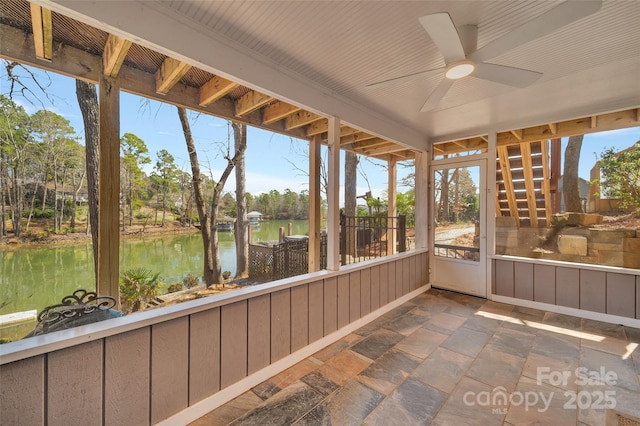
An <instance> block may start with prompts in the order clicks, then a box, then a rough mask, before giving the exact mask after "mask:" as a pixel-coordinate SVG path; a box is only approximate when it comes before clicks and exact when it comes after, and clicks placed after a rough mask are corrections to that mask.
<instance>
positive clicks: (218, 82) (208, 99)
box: [198, 75, 239, 106]
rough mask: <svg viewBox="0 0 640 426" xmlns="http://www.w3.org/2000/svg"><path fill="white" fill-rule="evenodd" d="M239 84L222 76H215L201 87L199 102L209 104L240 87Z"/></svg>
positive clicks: (202, 104) (201, 104) (203, 104)
mask: <svg viewBox="0 0 640 426" xmlns="http://www.w3.org/2000/svg"><path fill="white" fill-rule="evenodd" d="M238 86H239V84H238V83H235V82H233V81H230V80H227V79H226V78H222V77H220V76H217V75H216V76H214V77H213V78H212V79H211V80H209V81H207V82H206V83H205V84H203V85H202V87H200V93H199V99H200V101H199V102H198V104H199V105H200V106H207V105H209V104H211V103H213V102H215V101H217V100H218V99H220V98H222V97H223V96H224V95H226V94H227V93H229V92H231V91H232V90H233V89H235V88H236V87H238Z"/></svg>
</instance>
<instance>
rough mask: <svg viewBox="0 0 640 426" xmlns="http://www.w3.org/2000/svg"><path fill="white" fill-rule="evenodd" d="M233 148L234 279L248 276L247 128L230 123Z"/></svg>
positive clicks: (243, 125)
mask: <svg viewBox="0 0 640 426" xmlns="http://www.w3.org/2000/svg"><path fill="white" fill-rule="evenodd" d="M231 127H232V128H233V140H234V148H235V150H236V152H237V153H238V154H237V156H236V157H237V158H236V232H235V240H236V277H238V278H240V277H246V276H248V275H249V235H248V226H249V222H248V220H247V201H246V198H245V193H246V177H245V155H244V152H245V149H246V146H247V126H246V125H245V124H240V123H231Z"/></svg>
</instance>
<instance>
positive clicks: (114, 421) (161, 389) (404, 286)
mask: <svg viewBox="0 0 640 426" xmlns="http://www.w3.org/2000/svg"><path fill="white" fill-rule="evenodd" d="M407 268H409V270H407ZM354 269H355V270H354ZM427 271H428V258H427V253H426V252H415V253H411V252H410V253H407V254H405V255H403V256H398V258H397V259H393V260H387V261H384V262H382V263H380V262H372V264H371V265H369V266H365V267H358V268H349V269H347V271H345V272H343V273H338V275H337V276H332V277H328V278H319V279H318V280H316V281H311V282H310V281H309V279H306V280H301V281H302V283H301V284H299V285H296V284H293V285H292V286H290V287H287V288H284V289H282V288H281V287H278V286H277V285H274V290H273V291H270V292H264V291H262V292H260V293H259V294H258V295H255V296H252V295H251V294H248V295H247V296H246V298H245V299H241V300H237V299H236V300H234V301H230V302H228V303H226V304H225V303H224V302H223V303H222V304H220V303H218V304H217V305H216V304H212V307H211V308H203V309H201V310H199V311H198V312H195V313H187V314H185V315H183V316H178V317H177V318H172V319H169V320H162V319H159V320H158V322H157V323H152V324H148V322H146V323H145V324H144V325H141V326H140V327H139V328H135V329H133V330H128V331H126V332H123V333H120V334H111V335H108V336H107V337H104V338H96V339H95V340H91V341H89V342H86V341H85V342H83V343H78V344H75V345H70V346H68V347H65V348H63V349H59V350H52V351H50V352H48V353H44V354H42V355H38V356H32V357H30V358H26V359H20V360H17V361H13V362H8V363H3V364H2V365H0V382H1V383H2V386H0V412H1V413H2V422H3V424H4V423H7V424H44V423H45V422H46V423H48V424H50V425H54V424H71V423H73V424H87V425H90V424H96V425H102V424H106V425H118V424H131V425H145V424H154V423H157V422H159V421H162V420H164V419H167V418H168V417H170V416H172V415H175V414H176V413H178V412H180V411H181V410H184V409H185V408H187V407H189V406H190V405H193V404H196V403H197V402H199V401H202V400H203V399H205V398H207V397H209V396H211V395H214V394H215V393H216V392H218V391H219V390H221V389H224V388H226V387H228V386H230V385H232V384H234V383H236V382H237V381H239V380H241V379H244V378H245V377H247V376H248V375H250V374H252V373H254V372H256V371H258V370H260V369H262V368H264V367H267V366H268V365H270V364H272V363H274V362H276V361H278V360H280V359H282V358H284V357H286V356H287V355H289V354H290V353H292V352H295V351H296V350H298V349H301V348H303V347H305V346H306V345H308V344H311V343H313V342H315V341H317V340H319V339H322V338H323V337H325V336H328V335H330V334H331V333H333V332H335V331H337V330H338V329H339V328H341V327H344V326H345V325H347V324H349V323H351V322H353V321H356V320H358V319H360V318H362V317H363V316H365V315H366V314H367V313H369V312H373V311H375V310H376V309H379V308H381V307H383V306H384V305H385V304H388V303H390V302H392V301H394V300H396V299H397V298H399V297H401V296H402V295H403V294H406V293H407V292H408V291H409V290H414V289H417V288H419V287H421V286H424V285H426V284H427V280H426V278H427V277H428V273H427ZM634 284H635V283H634ZM639 285H640V282H639ZM612 291H614V292H615V291H618V289H612ZM9 345H10V344H9ZM0 360H1V358H0Z"/></svg>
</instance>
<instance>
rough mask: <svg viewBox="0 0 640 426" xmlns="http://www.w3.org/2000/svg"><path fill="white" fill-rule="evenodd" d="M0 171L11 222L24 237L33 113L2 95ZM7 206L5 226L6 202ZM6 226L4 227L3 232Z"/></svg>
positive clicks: (14, 228)
mask: <svg viewBox="0 0 640 426" xmlns="http://www.w3.org/2000/svg"><path fill="white" fill-rule="evenodd" d="M0 106H1V107H2V109H1V111H2V112H1V114H0V162H1V164H2V166H0V172H2V173H3V178H2V181H3V183H4V187H3V189H4V193H3V194H2V197H3V198H5V197H6V199H7V200H8V201H9V208H10V214H11V223H12V224H13V233H14V236H16V237H20V235H21V231H22V209H23V204H24V185H23V183H24V182H25V180H26V179H25V174H26V168H27V163H28V158H29V155H28V154H29V152H28V151H29V149H30V144H29V114H27V113H26V111H25V110H24V108H23V107H21V106H20V105H17V104H16V103H15V102H13V100H11V99H10V98H7V97H5V96H4V95H0ZM0 204H2V206H3V213H2V214H3V217H2V221H3V223H4V200H2V202H0ZM4 229H5V226H4V224H3V231H4Z"/></svg>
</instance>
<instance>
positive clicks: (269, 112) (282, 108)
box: [262, 101, 302, 124]
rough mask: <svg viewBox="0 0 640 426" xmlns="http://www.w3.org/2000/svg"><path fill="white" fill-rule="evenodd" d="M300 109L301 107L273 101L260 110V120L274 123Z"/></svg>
mask: <svg viewBox="0 0 640 426" xmlns="http://www.w3.org/2000/svg"><path fill="white" fill-rule="evenodd" d="M301 109H302V108H300V107H297V106H295V105H291V104H288V103H286V102H282V101H278V102H274V103H273V104H271V105H269V106H268V107H266V108H265V109H264V110H263V111H262V122H263V123H265V124H271V123H275V122H276V121H280V120H282V119H284V118H286V117H288V116H289V115H291V114H294V113H296V112H298V111H300V110H301Z"/></svg>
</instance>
